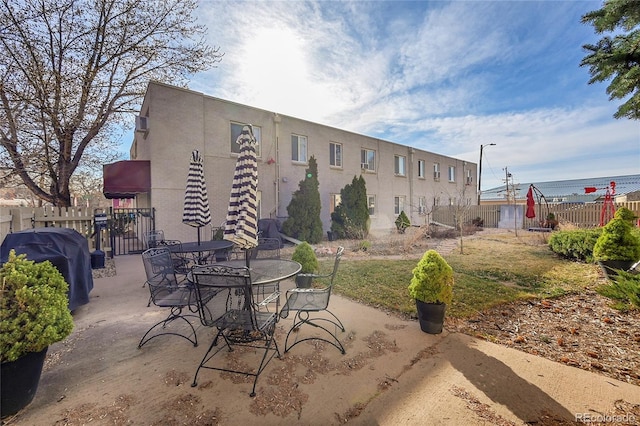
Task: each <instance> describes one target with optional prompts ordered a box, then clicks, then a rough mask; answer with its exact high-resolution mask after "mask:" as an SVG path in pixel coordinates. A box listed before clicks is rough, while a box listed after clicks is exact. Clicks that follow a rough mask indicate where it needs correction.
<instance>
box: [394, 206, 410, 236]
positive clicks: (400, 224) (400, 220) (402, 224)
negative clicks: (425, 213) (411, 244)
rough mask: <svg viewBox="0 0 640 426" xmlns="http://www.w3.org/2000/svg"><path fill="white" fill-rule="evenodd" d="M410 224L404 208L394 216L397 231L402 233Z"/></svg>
mask: <svg viewBox="0 0 640 426" xmlns="http://www.w3.org/2000/svg"><path fill="white" fill-rule="evenodd" d="M410 226H411V222H410V221H409V218H408V217H407V214H406V213H405V212H404V210H402V211H401V212H400V214H399V215H398V217H397V218H396V229H397V230H398V232H400V233H401V234H403V233H404V231H405V229H407V228H408V227H410Z"/></svg>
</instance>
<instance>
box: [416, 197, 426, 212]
mask: <svg viewBox="0 0 640 426" xmlns="http://www.w3.org/2000/svg"><path fill="white" fill-rule="evenodd" d="M418 213H420V214H427V197H418Z"/></svg>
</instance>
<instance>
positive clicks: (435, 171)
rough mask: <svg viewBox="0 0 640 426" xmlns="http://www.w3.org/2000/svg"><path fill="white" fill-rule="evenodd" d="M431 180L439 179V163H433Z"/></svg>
mask: <svg viewBox="0 0 640 426" xmlns="http://www.w3.org/2000/svg"><path fill="white" fill-rule="evenodd" d="M433 180H440V163H433Z"/></svg>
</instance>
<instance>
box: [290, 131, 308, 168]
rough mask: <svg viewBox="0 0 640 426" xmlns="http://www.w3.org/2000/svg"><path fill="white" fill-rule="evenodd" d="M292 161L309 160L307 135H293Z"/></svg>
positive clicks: (302, 161) (301, 161)
mask: <svg viewBox="0 0 640 426" xmlns="http://www.w3.org/2000/svg"><path fill="white" fill-rule="evenodd" d="M291 161H297V162H299V163H306V162H307V137H306V136H300V135H294V134H292V135H291Z"/></svg>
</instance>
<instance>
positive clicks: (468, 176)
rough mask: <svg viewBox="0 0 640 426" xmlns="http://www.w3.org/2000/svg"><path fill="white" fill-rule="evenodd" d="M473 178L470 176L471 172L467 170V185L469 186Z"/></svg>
mask: <svg viewBox="0 0 640 426" xmlns="http://www.w3.org/2000/svg"><path fill="white" fill-rule="evenodd" d="M472 182H473V177H472V176H471V170H467V185H471V183H472Z"/></svg>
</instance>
